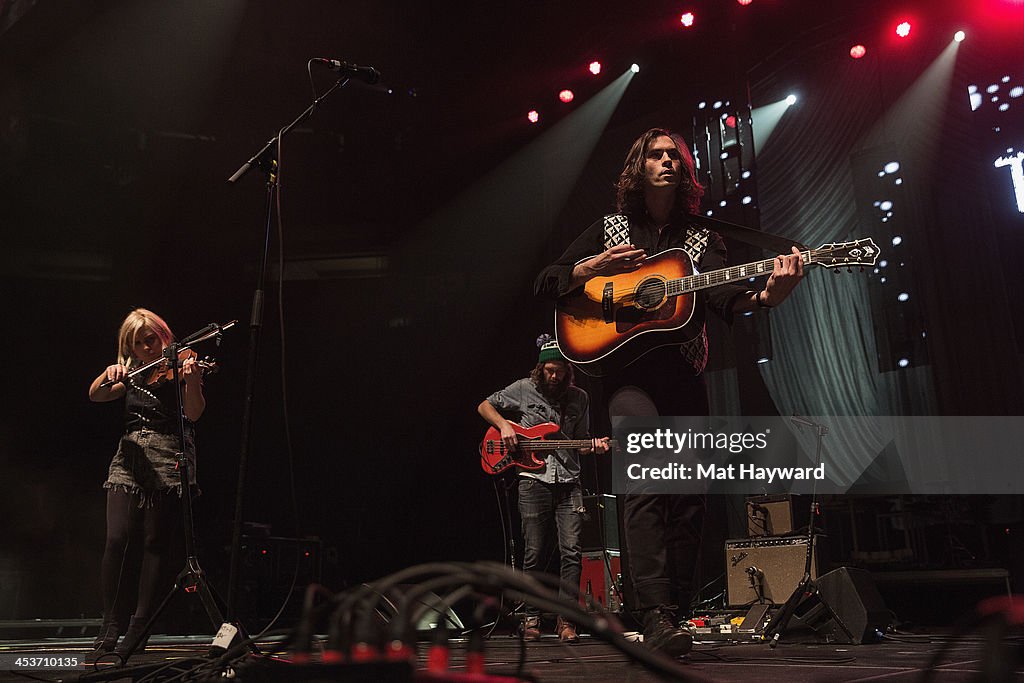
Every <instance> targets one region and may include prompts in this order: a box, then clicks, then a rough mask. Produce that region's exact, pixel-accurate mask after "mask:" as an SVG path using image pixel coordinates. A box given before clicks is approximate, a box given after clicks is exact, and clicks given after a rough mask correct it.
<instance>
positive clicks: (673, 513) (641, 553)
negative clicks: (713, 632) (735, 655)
mask: <svg viewBox="0 0 1024 683" xmlns="http://www.w3.org/2000/svg"><path fill="white" fill-rule="evenodd" d="M604 395H605V396H606V397H607V401H608V415H609V417H614V416H654V415H660V416H672V415H696V416H701V415H707V414H708V412H709V408H708V399H707V389H706V387H705V384H704V378H703V376H702V375H695V374H694V372H693V370H692V369H691V368H690V367H689V366H688V365H687V363H686V361H685V360H684V359H683V357H682V356H681V355H680V353H679V351H678V350H677V349H676V348H675V347H662V348H660V349H655V350H654V351H651V352H650V353H648V354H646V355H645V356H644V357H642V358H641V359H640V360H638V361H636V362H635V363H633V364H632V365H630V366H628V367H626V368H624V369H623V370H622V371H620V372H619V373H617V374H615V375H611V376H609V377H606V378H605V379H604ZM705 508H706V505H705V498H704V496H703V495H662V494H642V495H625V496H623V527H624V531H625V534H626V546H627V558H626V559H627V562H628V563H629V572H630V576H631V577H632V581H633V587H634V590H635V591H636V599H637V605H636V608H637V609H640V610H644V609H650V608H652V607H658V606H661V605H678V606H679V607H680V608H681V609H682V610H683V611H687V610H688V609H689V605H690V602H691V600H692V599H693V597H694V595H695V593H696V591H697V588H698V586H697V585H696V570H697V559H698V556H699V554H700V543H701V535H702V532H703V529H704V511H705Z"/></svg>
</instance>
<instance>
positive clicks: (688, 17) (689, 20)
mask: <svg viewBox="0 0 1024 683" xmlns="http://www.w3.org/2000/svg"><path fill="white" fill-rule="evenodd" d="M694 18H695V17H694V16H693V12H686V13H684V14H683V15H682V16H680V17H679V23H681V24H682V25H683V26H685V27H686V28H690V27H691V26H693V20H694Z"/></svg>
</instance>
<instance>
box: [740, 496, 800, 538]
mask: <svg viewBox="0 0 1024 683" xmlns="http://www.w3.org/2000/svg"><path fill="white" fill-rule="evenodd" d="M792 530H793V497H792V496H790V495H771V496H751V497H749V498H747V536H749V537H750V538H758V537H761V536H782V535H785V534H788V533H789V532H791V531H792Z"/></svg>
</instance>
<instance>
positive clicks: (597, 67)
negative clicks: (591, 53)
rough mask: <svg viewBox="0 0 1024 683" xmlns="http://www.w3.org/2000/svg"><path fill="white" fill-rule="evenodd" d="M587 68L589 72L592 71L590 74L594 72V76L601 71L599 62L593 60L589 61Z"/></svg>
mask: <svg viewBox="0 0 1024 683" xmlns="http://www.w3.org/2000/svg"><path fill="white" fill-rule="evenodd" d="M587 68H588V69H590V73H592V74H594V75H595V76H596V75H598V74H599V73H601V62H598V61H593V62H591V63H590V66H589V67H587Z"/></svg>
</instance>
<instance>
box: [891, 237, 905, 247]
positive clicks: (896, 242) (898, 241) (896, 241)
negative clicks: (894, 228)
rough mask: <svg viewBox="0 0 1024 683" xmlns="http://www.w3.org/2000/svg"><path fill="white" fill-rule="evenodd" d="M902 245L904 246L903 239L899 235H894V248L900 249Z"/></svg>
mask: <svg viewBox="0 0 1024 683" xmlns="http://www.w3.org/2000/svg"><path fill="white" fill-rule="evenodd" d="M901 244H903V238H902V237H900V236H899V235H894V236H893V238H892V246H894V247H898V246H900V245H901Z"/></svg>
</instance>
